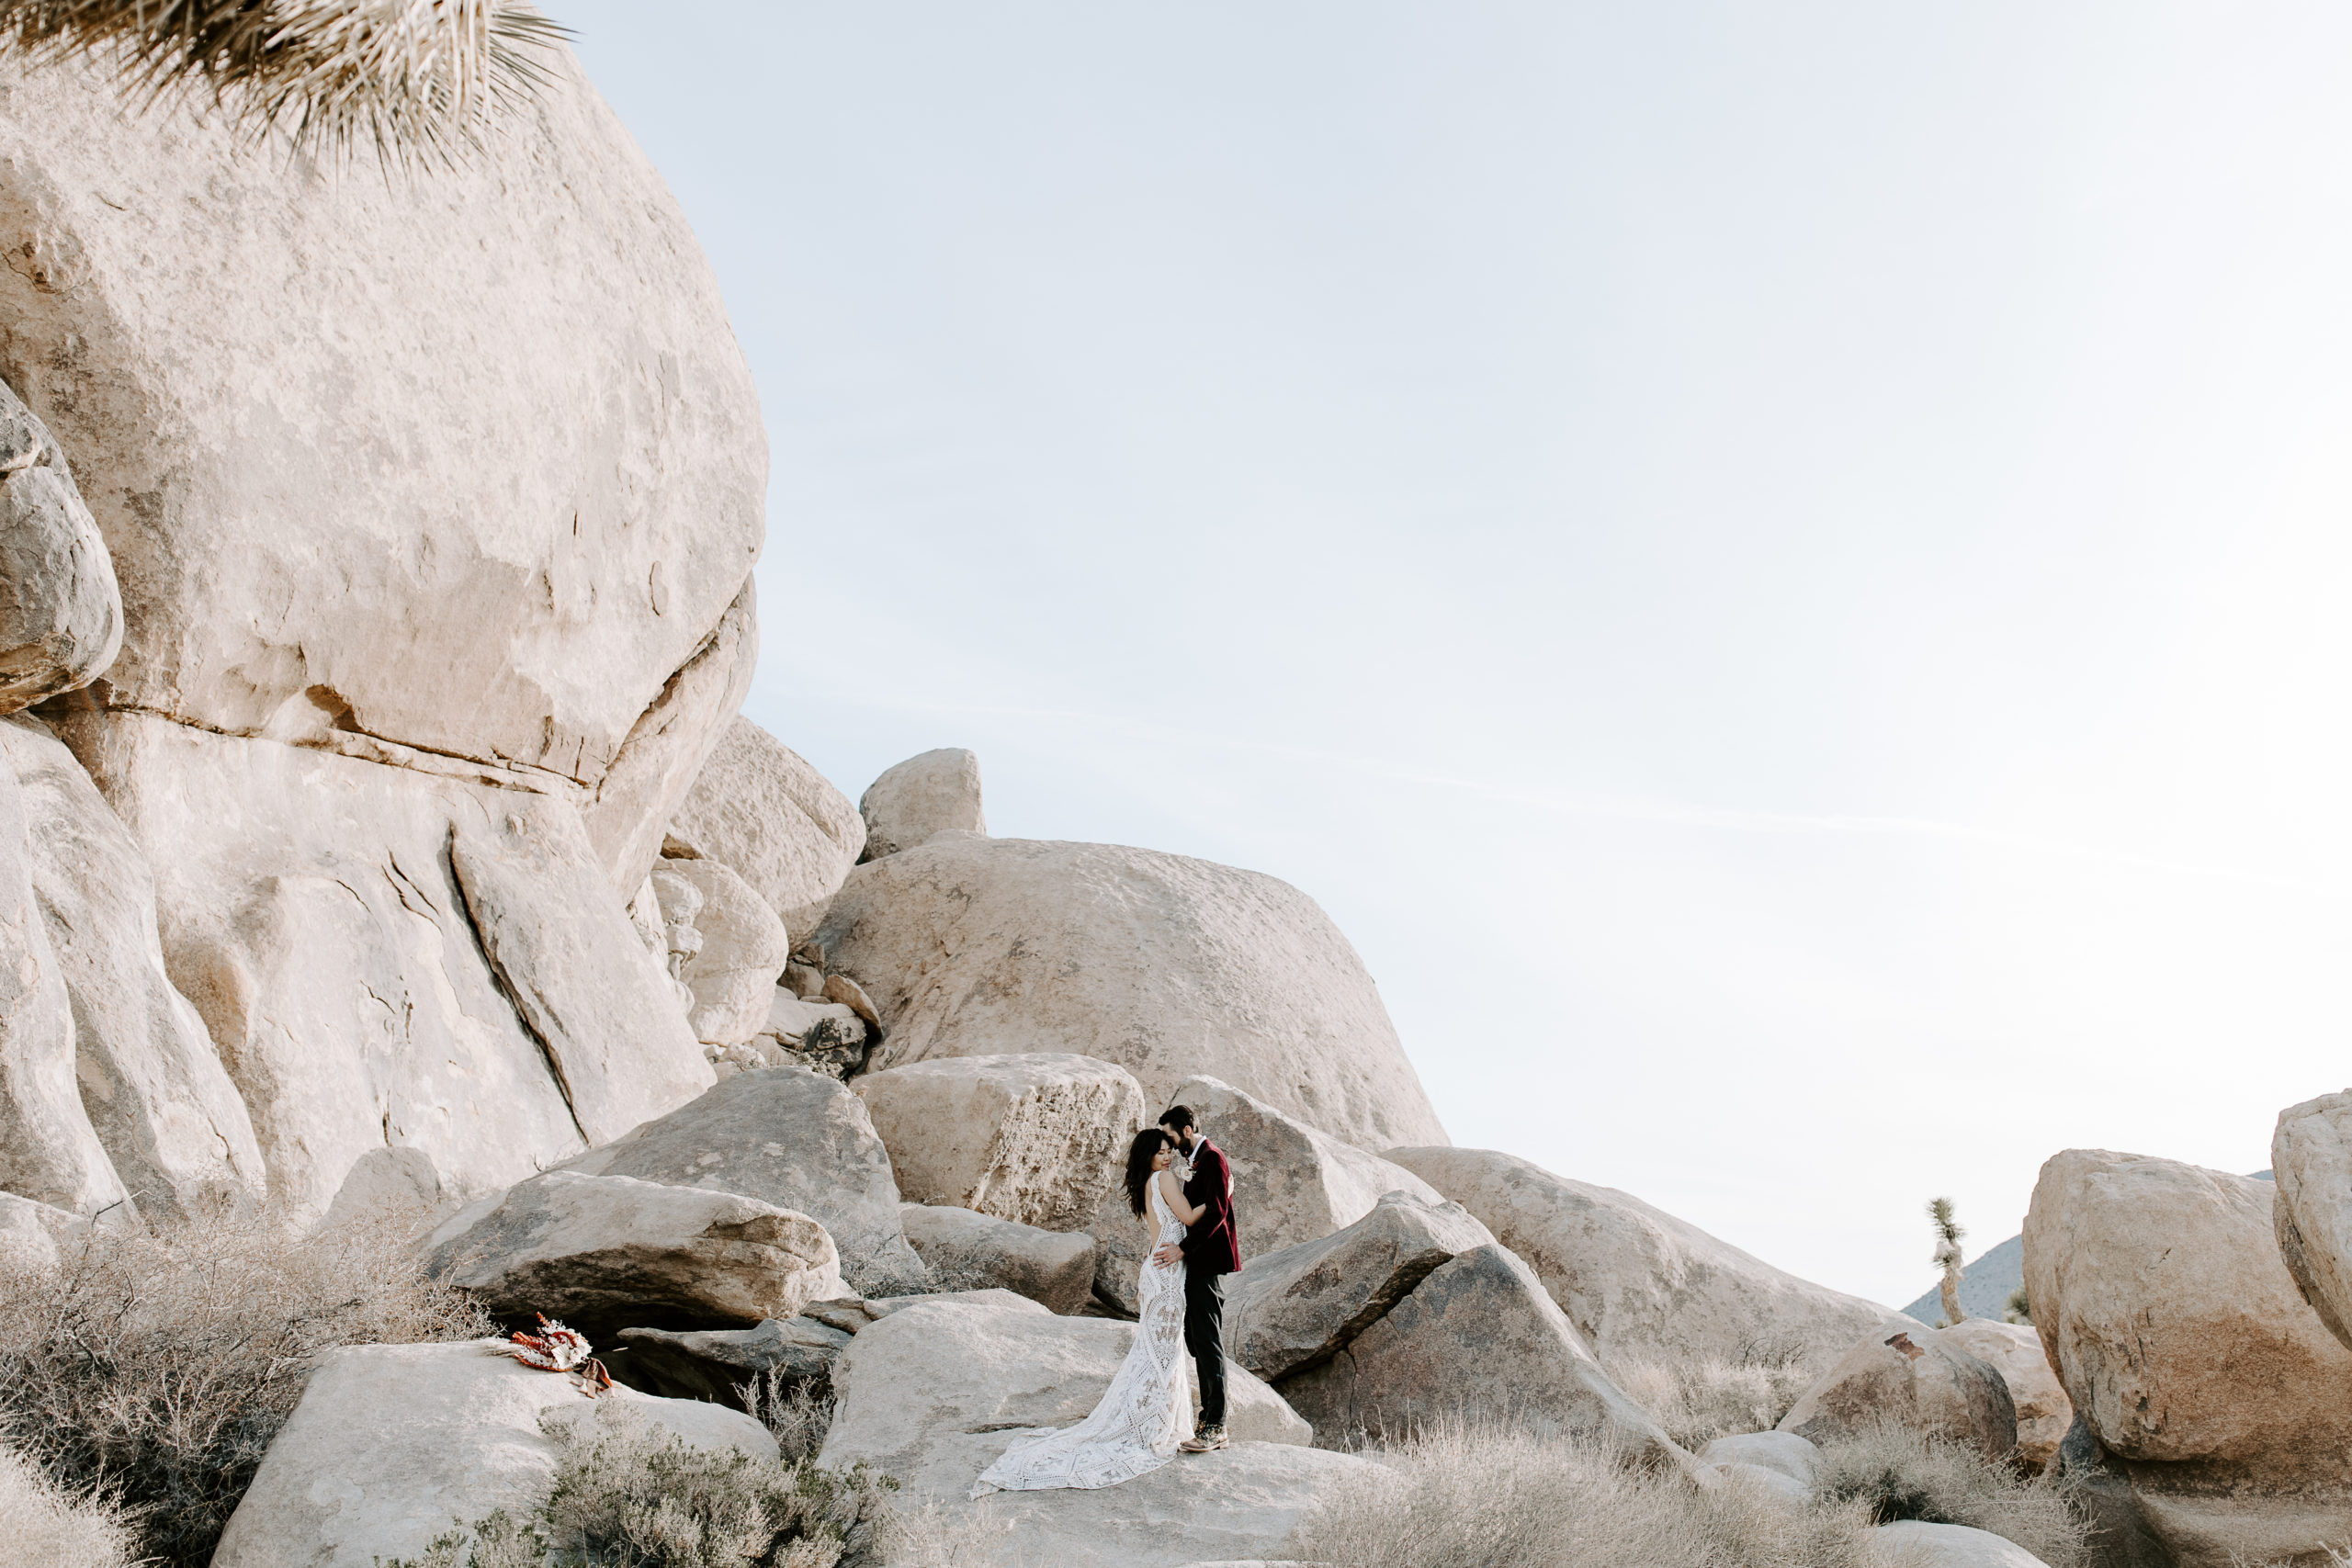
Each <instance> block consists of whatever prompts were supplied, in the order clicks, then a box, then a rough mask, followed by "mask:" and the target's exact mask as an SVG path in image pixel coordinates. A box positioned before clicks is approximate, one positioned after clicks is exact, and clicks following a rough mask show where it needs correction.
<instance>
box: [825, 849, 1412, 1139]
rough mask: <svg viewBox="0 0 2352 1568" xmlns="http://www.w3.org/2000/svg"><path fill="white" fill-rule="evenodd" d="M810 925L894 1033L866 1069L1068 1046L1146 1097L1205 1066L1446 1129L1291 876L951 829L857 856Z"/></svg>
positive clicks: (1332, 1105)
mask: <svg viewBox="0 0 2352 1568" xmlns="http://www.w3.org/2000/svg"><path fill="white" fill-rule="evenodd" d="M814 941H815V942H816V943H817V944H818V945H819V946H820V948H821V949H822V950H823V952H824V953H825V954H826V964H827V966H828V967H829V968H833V969H840V970H845V971H846V972H848V973H849V974H851V975H854V976H856V977H857V980H858V982H859V983H860V984H861V985H863V986H864V987H865V990H866V992H867V994H868V995H870V996H871V997H872V998H873V999H874V1004H875V1006H876V1008H877V1009H878V1010H880V1014H881V1018H882V1021H883V1023H884V1025H885V1026H886V1027H887V1028H888V1031H889V1039H888V1041H887V1042H885V1043H884V1044H883V1046H882V1049H881V1050H880V1051H879V1052H877V1053H876V1057H875V1060H874V1062H873V1064H872V1066H875V1067H876V1068H877V1069H879V1068H883V1067H890V1066H900V1065H903V1064H905V1063H908V1062H917V1061H923V1060H928V1059H932V1058H936V1057H942V1056H984V1055H1001V1054H1004V1053H1007V1052H1016V1051H1019V1052H1026V1051H1060V1052H1077V1053H1080V1054H1082V1055H1090V1056H1095V1057H1099V1058H1101V1059H1103V1060H1104V1061H1109V1062H1115V1063H1116V1064H1118V1065H1119V1066H1123V1067H1125V1068H1126V1069H1127V1071H1129V1072H1130V1073H1133V1074H1134V1075H1135V1077H1136V1081H1137V1082H1138V1083H1140V1084H1141V1085H1142V1086H1143V1092H1144V1100H1145V1105H1146V1113H1147V1114H1148V1115H1152V1116H1157V1115H1158V1114H1159V1112H1160V1111H1162V1110H1165V1109H1166V1108H1167V1106H1168V1104H1169V1102H1170V1100H1171V1099H1172V1097H1173V1093H1174V1090H1175V1089H1176V1087H1177V1086H1178V1085H1179V1084H1181V1083H1182V1082H1183V1081H1184V1080H1185V1079H1187V1078H1189V1077H1194V1076H1196V1075H1200V1074H1209V1075H1213V1076H1215V1077H1218V1078H1221V1079H1223V1080H1224V1081H1226V1082H1227V1083H1230V1084H1233V1085H1235V1086H1236V1087H1237V1088H1239V1089H1243V1090H1245V1091H1247V1092H1248V1093H1250V1094H1252V1095H1255V1096H1257V1097H1258V1098H1260V1099H1261V1100H1265V1101H1266V1102H1268V1103H1269V1104H1272V1105H1273V1106H1274V1107H1276V1108H1277V1109H1279V1110H1281V1111H1284V1112H1286V1113H1288V1114H1291V1115H1295V1116H1298V1117H1301V1118H1303V1119H1304V1120H1305V1121H1306V1122H1308V1123H1309V1124H1310V1125H1313V1126H1317V1127H1320V1128H1322V1129H1323V1130H1324V1131H1325V1132H1327V1133H1329V1134H1332V1135H1333V1136H1335V1137H1338V1138H1341V1139H1344V1140H1347V1141H1349V1142H1351V1143H1355V1144H1357V1145H1361V1146H1363V1147H1365V1148H1375V1149H1377V1148H1387V1147H1390V1146H1392V1145H1397V1144H1430V1143H1441V1142H1443V1141H1444V1137H1445V1134H1444V1129H1443V1128H1442V1127H1441V1126H1439V1124H1438V1120H1437V1115H1436V1113H1435V1112H1434V1111H1431V1110H1430V1104H1429V1099H1428V1097H1427V1096H1426V1095H1425V1094H1423V1093H1422V1091H1421V1086H1420V1080H1419V1078H1417V1077H1414V1075H1413V1068H1412V1065H1411V1064H1410V1063H1409V1062H1408V1061H1407V1060H1406V1059H1405V1054H1404V1049H1403V1047H1402V1046H1401V1045H1400V1044H1399V1043H1397V1032H1396V1029H1395V1027H1394V1026H1393V1025H1391V1024H1390V1022H1389V1021H1388V1014H1387V1010H1385V1008H1383V1007H1382V1006H1381V1002H1380V994H1379V992H1378V991H1377V990H1376V989H1374V987H1373V984H1372V977H1371V976H1369V975H1367V974H1365V973H1364V969H1363V962H1362V961H1361V960H1360V959H1358V958H1357V956H1356V953H1355V950H1354V949H1353V948H1351V947H1350V946H1349V945H1348V942H1347V939H1346V938H1345V937H1343V936H1341V935H1340V932H1339V930H1338V928H1336V927H1335V926H1333V925H1332V924H1331V921H1330V919H1329V917H1328V916H1326V915H1325V914H1324V913H1323V911H1322V910H1321V909H1320V908H1317V906H1316V904H1315V902H1314V900H1313V899H1311V898H1308V897H1306V895H1305V894H1303V893H1301V892H1299V891H1298V890H1297V889H1296V888H1295V887H1292V886H1289V885H1288V884H1287V883H1283V882H1277V881H1275V880H1274V879H1273V878H1272V877H1270V876H1261V875H1259V874H1256V873H1254V872H1247V871H1237V870H1235V869H1233V868H1232V867H1230V866H1221V865H1215V864H1211V863H1208V862H1206V861H1197V860H1188V859H1186V858H1184V857H1183V856H1182V855H1169V854H1159V853H1156V852H1152V851H1149V850H1137V849H1127V848H1125V847H1122V846H1119V845H1114V844H1076V843H1057V842H1047V841H1042V840H1025V839H983V838H967V837H961V836H956V837H949V838H944V839H940V840H935V841H933V842H932V843H928V844H924V845H921V846H919V847H916V848H913V849H907V850H901V851H899V852H898V853H896V854H893V855H890V856H888V858H886V859H883V860H878V861H874V862H871V863H868V864H865V865H862V866H860V867H858V868H857V869H856V870H855V871H854V872H852V873H850V874H849V877H848V880H846V881H845V882H843V883H842V890H841V891H840V892H839V893H838V894H836V895H835V896H834V897H833V901H832V903H831V905H830V906H829V907H828V908H827V909H826V912H825V918H824V919H823V920H822V922H820V924H819V926H818V927H817V930H816V933H815V937H814Z"/></svg>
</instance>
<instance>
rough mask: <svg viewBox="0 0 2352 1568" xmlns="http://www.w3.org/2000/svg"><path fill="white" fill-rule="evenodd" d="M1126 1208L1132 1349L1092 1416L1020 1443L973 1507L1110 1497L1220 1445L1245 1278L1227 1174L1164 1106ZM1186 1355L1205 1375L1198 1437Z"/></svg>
mask: <svg viewBox="0 0 2352 1568" xmlns="http://www.w3.org/2000/svg"><path fill="white" fill-rule="evenodd" d="M1127 1202H1128V1205H1129V1206H1130V1207H1131V1208H1133V1209H1134V1210H1135V1212H1136V1217H1137V1218H1139V1219H1141V1220H1142V1221H1143V1223H1144V1228H1145V1230H1146V1232H1147V1233H1148V1235H1149V1237H1150V1242H1151V1250H1150V1253H1149V1255H1148V1256H1147V1257H1146V1258H1144V1260H1143V1264H1142V1267H1141V1269H1139V1270H1138V1271H1137V1277H1136V1304H1137V1307H1138V1309H1139V1311H1138V1314H1137V1316H1138V1319H1139V1321H1138V1322H1137V1324H1136V1342H1135V1347H1134V1348H1132V1349H1130V1350H1129V1351H1128V1352H1127V1359H1125V1361H1123V1362H1121V1363H1120V1365H1119V1373H1118V1376H1116V1377H1114V1378H1113V1379H1112V1380H1111V1389H1110V1392H1109V1393H1105V1394H1104V1395H1103V1400H1102V1403H1101V1404H1097V1405H1095V1407H1094V1414H1092V1415H1091V1416H1088V1417H1087V1418H1086V1419H1085V1420H1083V1421H1080V1423H1079V1424H1078V1425H1077V1426H1075V1427H1063V1428H1061V1429H1059V1430H1056V1431H1041V1432H1037V1433H1034V1434H1031V1435H1028V1436H1024V1437H1023V1438H1020V1439H1018V1440H1017V1441H1015V1442H1014V1443H1013V1445H1012V1447H1011V1448H1009V1449H1007V1450H1004V1455H1003V1457H1002V1458H1001V1459H999V1460H998V1461H996V1462H995V1463H994V1464H992V1465H990V1466H989V1467H988V1469H986V1470H984V1471H982V1472H980V1478H979V1481H978V1483H976V1484H975V1485H974V1487H973V1488H972V1495H973V1496H975V1497H978V1496H979V1495H982V1494H984V1493H987V1492H991V1491H1004V1492H1042V1491H1046V1490H1049V1489H1051V1488H1055V1487H1062V1486H1074V1487H1081V1488H1088V1489H1091V1488H1094V1487H1100V1486H1116V1485H1117V1484H1118V1483H1120V1482H1122V1481H1132V1480H1134V1479H1135V1478H1136V1476H1138V1475H1143V1474H1147V1473H1148V1472H1151V1471H1155V1470H1158V1469H1159V1467H1160V1466H1161V1465H1163V1464H1166V1463H1167V1462H1168V1461H1170V1459H1173V1458H1174V1457H1175V1456H1176V1454H1177V1452H1178V1451H1179V1450H1182V1451H1183V1452H1185V1453H1193V1454H1198V1453H1209V1452H1212V1451H1213V1450H1217V1449H1221V1448H1223V1447H1225V1446H1226V1436H1225V1277H1226V1276H1227V1274H1230V1273H1232V1272H1233V1271H1234V1270H1235V1269H1238V1268H1240V1267H1241V1248H1240V1246H1239V1244H1238V1242H1237V1241H1236V1239H1235V1236H1234V1227H1233V1168H1232V1167H1231V1166H1229V1165H1227V1163H1226V1158H1225V1154H1224V1151H1222V1150H1220V1149H1219V1148H1218V1147H1217V1146H1216V1145H1215V1144H1212V1143H1210V1142H1209V1141H1208V1140H1207V1139H1206V1138H1204V1137H1203V1136H1201V1134H1200V1129H1199V1127H1198V1126H1197V1125H1195V1123H1194V1122H1193V1112H1192V1111H1190V1110H1189V1109H1187V1108H1186V1107H1184V1106H1182V1105H1178V1106H1172V1107H1170V1110H1169V1111H1168V1113H1167V1114H1166V1115H1165V1116H1162V1117H1161V1118H1160V1119H1159V1126H1157V1127H1147V1128H1146V1129H1144V1130H1143V1131H1142V1132H1140V1133H1138V1134H1136V1139H1135V1143H1134V1144H1133V1145H1130V1146H1129V1148H1128V1150H1127ZM1187 1354H1190V1355H1191V1357H1192V1358H1193V1360H1194V1361H1195V1362H1196V1363H1197V1364H1198V1365H1199V1368H1200V1379H1201V1423H1200V1430H1199V1432H1198V1433H1197V1435H1194V1434H1193V1400H1192V1393H1191V1390H1190V1389H1189V1388H1187V1387H1186V1384H1185V1378H1184V1358H1185V1356H1186V1355H1187Z"/></svg>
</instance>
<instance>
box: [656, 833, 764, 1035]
mask: <svg viewBox="0 0 2352 1568" xmlns="http://www.w3.org/2000/svg"><path fill="white" fill-rule="evenodd" d="M680 883H684V885H686V886H690V887H692V888H693V889H694V890H695V892H696V893H697V894H699V895H700V896H701V897H700V898H699V900H698V901H692V900H674V896H673V899H665V900H664V902H663V903H662V914H663V917H664V918H665V919H676V918H681V917H680V916H676V915H673V912H672V911H673V908H683V905H684V903H686V902H693V903H694V905H695V907H694V909H693V912H692V914H691V915H690V916H685V917H684V918H685V919H687V921H688V923H690V924H691V925H692V926H693V927H694V928H695V931H696V932H698V933H699V934H700V935H701V937H702V946H701V947H700V948H699V949H698V950H696V951H695V953H694V954H693V955H692V956H690V957H689V958H687V960H686V961H685V967H684V971H683V972H682V976H681V977H682V978H683V979H684V981H685V982H686V985H687V987H688V988H689V989H691V990H692V991H693V992H694V994H695V1006H694V1010H693V1012H691V1013H690V1014H688V1015H687V1021H688V1022H689V1023H691V1024H692V1025H693V1026H694V1032H695V1039H697V1040H700V1041H702V1042H703V1043H706V1044H711V1045H740V1044H741V1043H743V1042H744V1041H746V1040H749V1039H751V1038H752V1036H753V1035H754V1034H757V1033H759V1032H760V1031H761V1030H762V1029H763V1028H764V1027H765V1026H766V1024H767V1020H768V1004H769V1003H770V1002H771V1001H773V1000H774V999H775V989H776V987H775V982H776V976H779V975H781V974H783V973H784V964H785V960H786V959H787V958H788V957H790V956H791V953H792V942H791V939H790V938H788V937H787V936H786V934H785V930H784V922H783V921H782V920H780V919H776V915H775V910H773V909H771V908H768V906H767V904H766V902H765V901H764V900H763V899H762V898H761V897H760V896H759V895H758V894H757V893H755V892H753V891H752V886H751V884H749V883H747V882H745V881H744V880H743V879H742V878H741V877H740V876H738V875H736V874H735V873H734V872H733V871H732V870H731V869H729V867H727V866H725V865H722V864H720V863H718V862H717V861H715V860H664V861H662V863H661V865H660V866H659V867H657V868H656V869H655V871H654V873H653V888H654V893H655V896H656V897H661V896H662V893H663V891H664V889H665V888H668V887H672V886H675V885H677V884H680Z"/></svg>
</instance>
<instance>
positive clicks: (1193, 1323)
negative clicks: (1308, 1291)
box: [1178, 1138, 1241, 1427]
mask: <svg viewBox="0 0 2352 1568" xmlns="http://www.w3.org/2000/svg"><path fill="white" fill-rule="evenodd" d="M1192 1153H1193V1179H1192V1180H1190V1181H1187V1182H1186V1183H1184V1201H1185V1202H1187V1203H1192V1204H1195V1205H1197V1206H1199V1207H1200V1208H1201V1209H1203V1210H1204V1211H1206V1212H1205V1213H1203V1214H1202V1215H1201V1217H1200V1220H1199V1221H1198V1223H1196V1224H1192V1225H1190V1226H1187V1227H1186V1229H1185V1232H1184V1239H1183V1241H1182V1242H1181V1243H1179V1244H1178V1245H1179V1247H1180V1248H1181V1250H1182V1252H1183V1254H1184V1348H1185V1349H1187V1350H1189V1351H1191V1352H1192V1353H1193V1365H1194V1366H1195V1367H1197V1368H1198V1369H1199V1371H1200V1377H1201V1425H1202V1426H1203V1427H1222V1426H1224V1425H1225V1277H1226V1276H1227V1274H1230V1273H1232V1272H1233V1271H1234V1270H1235V1269H1238V1268H1240V1267H1241V1247H1240V1243H1239V1242H1238V1240H1236V1239H1235V1235H1234V1229H1233V1168H1232V1167H1231V1166H1229V1165H1227V1163H1226V1159H1225V1151H1224V1150H1223V1149H1220V1148H1218V1147H1217V1146H1216V1145H1215V1144H1212V1143H1210V1142H1209V1141H1208V1140H1207V1139H1206V1138H1203V1139H1201V1140H1200V1141H1199V1142H1198V1143H1196V1144H1194V1145H1193V1151H1192Z"/></svg>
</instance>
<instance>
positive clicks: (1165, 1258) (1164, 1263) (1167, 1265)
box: [1151, 1245, 1184, 1269]
mask: <svg viewBox="0 0 2352 1568" xmlns="http://www.w3.org/2000/svg"><path fill="white" fill-rule="evenodd" d="M1183 1256H1184V1254H1183V1252H1182V1249H1181V1248H1179V1247H1175V1246H1173V1245H1170V1246H1166V1247H1160V1248H1159V1249H1158V1250H1156V1251H1155V1252H1153V1253H1152V1255H1151V1260H1152V1261H1153V1262H1154V1263H1157V1264H1159V1266H1160V1267H1161V1268H1162V1269H1172V1268H1174V1267H1175V1266H1176V1264H1177V1263H1178V1262H1179V1261H1181V1260H1182V1258H1183Z"/></svg>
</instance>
